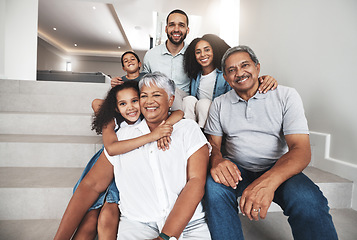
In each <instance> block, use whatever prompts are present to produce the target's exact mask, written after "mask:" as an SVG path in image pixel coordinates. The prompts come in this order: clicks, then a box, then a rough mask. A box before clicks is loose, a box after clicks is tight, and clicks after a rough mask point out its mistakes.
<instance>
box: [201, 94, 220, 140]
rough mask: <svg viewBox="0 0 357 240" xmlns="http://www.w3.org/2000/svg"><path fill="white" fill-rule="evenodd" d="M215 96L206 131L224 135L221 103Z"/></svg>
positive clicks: (211, 133)
mask: <svg viewBox="0 0 357 240" xmlns="http://www.w3.org/2000/svg"><path fill="white" fill-rule="evenodd" d="M218 99H219V98H215V99H214V100H213V102H212V104H211V106H210V108H209V111H208V117H207V121H206V126H205V133H206V134H210V135H214V136H223V128H222V124H221V118H220V114H221V104H220V102H219V101H218Z"/></svg>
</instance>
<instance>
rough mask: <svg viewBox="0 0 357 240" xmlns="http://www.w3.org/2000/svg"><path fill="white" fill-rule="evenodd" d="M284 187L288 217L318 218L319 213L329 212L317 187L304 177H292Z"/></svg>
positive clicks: (326, 203) (324, 199)
mask: <svg viewBox="0 0 357 240" xmlns="http://www.w3.org/2000/svg"><path fill="white" fill-rule="evenodd" d="M299 178H301V179H302V180H300V179H299ZM284 187H285V189H284V195H285V196H284V201H285V202H286V204H285V205H286V209H285V210H286V211H287V214H288V215H291V214H298V215H300V217H303V218H314V216H319V213H322V212H328V211H329V207H328V202H327V199H326V198H325V197H324V195H323V193H322V192H321V191H320V189H319V187H318V186H317V185H316V184H314V183H313V182H312V181H311V180H310V179H308V178H307V177H306V176H305V175H303V177H301V176H299V177H298V178H296V179H294V177H293V178H292V179H291V181H290V182H289V181H287V183H286V186H284Z"/></svg>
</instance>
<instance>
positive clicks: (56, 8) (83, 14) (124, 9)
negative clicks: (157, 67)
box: [38, 0, 221, 57]
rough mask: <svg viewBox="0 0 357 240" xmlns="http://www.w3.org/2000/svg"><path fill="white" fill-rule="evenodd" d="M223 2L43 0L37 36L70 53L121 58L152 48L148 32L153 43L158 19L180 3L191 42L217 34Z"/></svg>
mask: <svg viewBox="0 0 357 240" xmlns="http://www.w3.org/2000/svg"><path fill="white" fill-rule="evenodd" d="M220 2H221V0H194V1H193V0H180V1H179V0H176V1H171V0H130V1H124V0H87V1H84V0H39V13H38V16H39V17H38V36H39V37H40V38H41V39H43V40H45V41H46V42H47V43H49V44H51V45H52V46H54V47H56V48H57V49H59V50H60V51H62V52H63V53H65V54H67V55H78V56H81V55H82V56H97V57H98V56H99V57H101V56H102V57H117V56H120V55H121V54H122V53H123V52H125V51H127V50H134V51H146V50H148V49H149V47H150V37H153V39H154V44H155V39H156V35H157V33H156V27H157V21H155V20H156V18H158V19H160V20H162V21H164V23H163V24H162V25H163V26H162V27H164V25H165V20H166V16H167V14H168V13H169V12H170V11H172V10H173V9H177V8H179V9H182V10H184V11H185V12H186V13H187V14H188V15H189V18H190V23H189V26H190V34H189V35H188V38H187V41H190V40H192V39H193V38H194V37H198V36H202V35H203V34H204V33H215V34H219V25H218V24H217V8H218V7H219V4H220ZM154 16H156V17H154ZM203 23H204V24H203ZM53 28H56V30H54V29H53ZM158 32H160V31H158ZM163 37H164V39H166V34H165V32H163ZM74 44H77V46H75V45H74ZM118 47H120V48H118Z"/></svg>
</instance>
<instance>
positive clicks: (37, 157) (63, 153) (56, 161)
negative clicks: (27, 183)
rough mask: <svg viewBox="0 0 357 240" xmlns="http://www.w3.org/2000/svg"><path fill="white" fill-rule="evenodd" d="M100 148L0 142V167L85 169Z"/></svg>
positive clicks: (77, 145)
mask: <svg viewBox="0 0 357 240" xmlns="http://www.w3.org/2000/svg"><path fill="white" fill-rule="evenodd" d="M101 146H102V145H101V144H75V143H22V142H18V143H17V142H13V143H12V142H10V143H9V142H0V159H1V161H0V167H69V168H77V167H85V166H86V165H87V163H88V161H89V159H91V157H92V156H93V155H94V154H95V153H96V152H97V151H98V150H99V148H100V147H101ZM19 149H21V151H19Z"/></svg>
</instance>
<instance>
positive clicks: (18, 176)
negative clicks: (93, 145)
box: [0, 167, 83, 188]
mask: <svg viewBox="0 0 357 240" xmlns="http://www.w3.org/2000/svg"><path fill="white" fill-rule="evenodd" d="M82 172H83V168H42V167H1V168H0V188H73V186H74V184H75V183H76V182H77V181H78V179H79V177H80V176H81V174H82Z"/></svg>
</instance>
